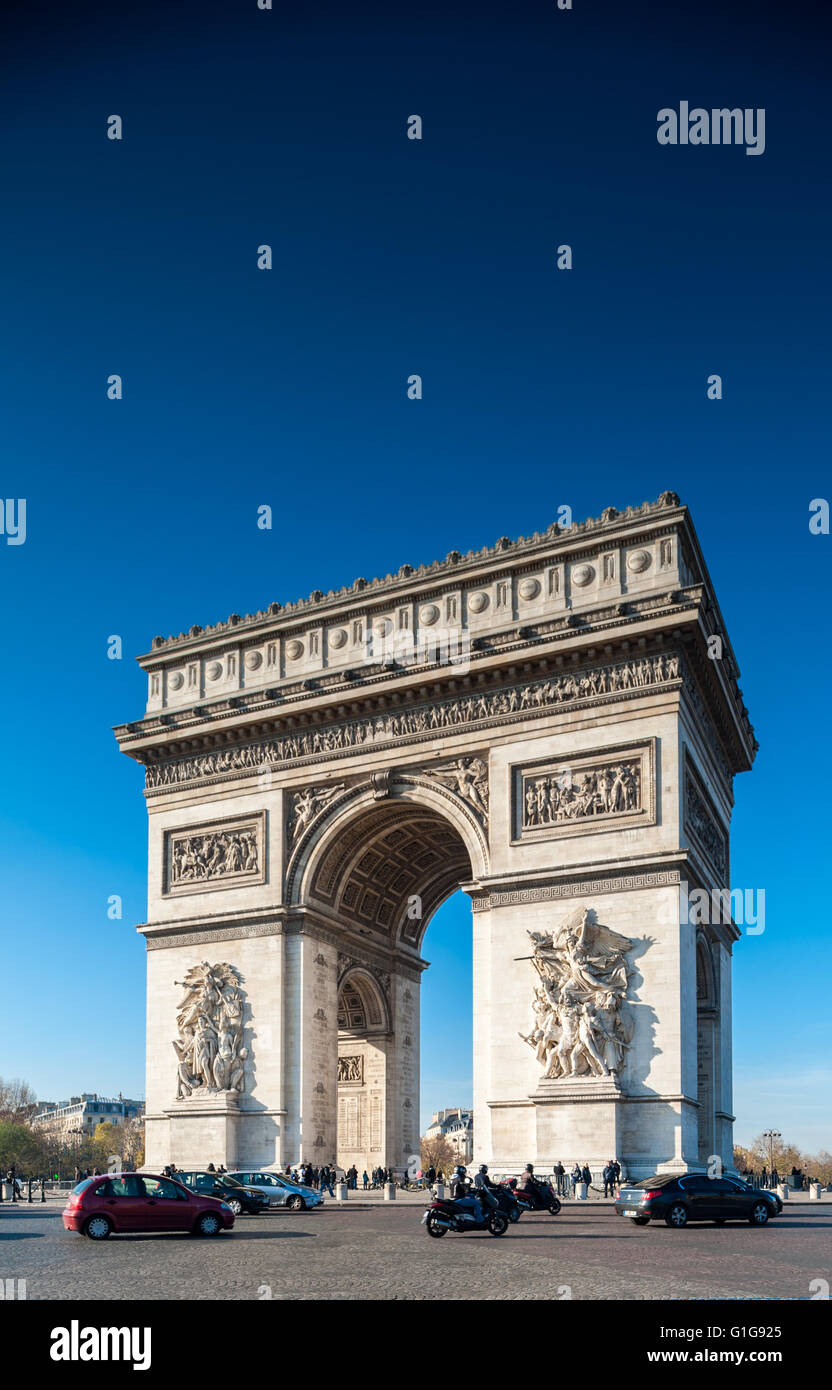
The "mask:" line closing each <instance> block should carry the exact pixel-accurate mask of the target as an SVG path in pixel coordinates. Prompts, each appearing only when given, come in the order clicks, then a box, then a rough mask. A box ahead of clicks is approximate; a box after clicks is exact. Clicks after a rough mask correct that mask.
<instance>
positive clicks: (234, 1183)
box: [219, 1173, 243, 1187]
mask: <svg viewBox="0 0 832 1390" xmlns="http://www.w3.org/2000/svg"><path fill="white" fill-rule="evenodd" d="M219 1182H221V1183H222V1185H223V1187H242V1186H243V1184H242V1183H241V1182H240V1181H239V1180H238V1179H237V1178H230V1177H229V1176H228V1174H227V1173H226V1175H225V1177H223V1178H220V1179H219Z"/></svg>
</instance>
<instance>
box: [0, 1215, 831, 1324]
mask: <svg viewBox="0 0 832 1390" xmlns="http://www.w3.org/2000/svg"><path fill="white" fill-rule="evenodd" d="M421 1214H422V1207H421V1204H419V1205H416V1204H413V1203H410V1202H408V1203H407V1204H404V1203H402V1204H401V1205H399V1206H393V1205H392V1204H388V1205H387V1206H380V1205H379V1206H374V1207H372V1208H367V1207H364V1208H362V1209H359V1208H358V1207H357V1206H356V1207H354V1208H352V1209H349V1210H347V1209H342V1208H338V1207H336V1206H335V1205H334V1204H332V1205H331V1206H330V1205H327V1206H326V1207H325V1208H323V1209H322V1210H319V1211H316V1212H286V1211H277V1212H271V1213H269V1214H267V1215H265V1216H256V1217H241V1218H239V1219H238V1221H237V1224H236V1226H235V1228H234V1231H233V1232H230V1233H226V1234H223V1235H221V1236H218V1237H216V1238H214V1239H212V1240H205V1239H202V1240H200V1239H198V1238H195V1237H192V1236H188V1235H175V1234H172V1235H167V1234H163V1235H153V1236H141V1235H129V1236H121V1237H112V1238H111V1239H110V1240H109V1241H107V1242H106V1243H105V1244H101V1245H94V1244H93V1243H92V1242H91V1241H88V1240H85V1239H84V1238H83V1237H82V1236H76V1235H73V1234H72V1233H71V1232H68V1231H65V1230H64V1229H63V1225H62V1223H61V1219H60V1214H59V1213H58V1212H57V1211H56V1210H55V1209H54V1208H44V1207H41V1209H40V1210H38V1209H37V1208H31V1207H29V1208H18V1209H16V1210H14V1209H10V1208H8V1207H3V1208H0V1279H9V1278H13V1279H25V1280H26V1285H27V1298H28V1299H30V1300H31V1299H68V1298H90V1299H125V1298H134V1299H200V1298H229V1299H255V1300H256V1299H266V1298H269V1297H271V1298H275V1299H289V1300H304V1299H434V1298H437V1297H441V1298H443V1299H447V1298H460V1299H467V1298H481V1299H505V1298H509V1299H519V1298H529V1297H532V1298H553V1299H557V1298H566V1297H570V1296H571V1297H572V1298H574V1299H607V1298H609V1299H644V1298H656V1299H712V1298H758V1299H759V1298H774V1299H807V1298H810V1297H811V1296H812V1290H811V1289H810V1284H811V1281H812V1280H815V1279H826V1280H829V1281H830V1282H832V1268H830V1266H832V1241H830V1235H831V1234H832V1211H830V1210H829V1209H828V1208H826V1209H825V1210H823V1211H821V1210H818V1209H817V1208H808V1207H803V1208H802V1209H801V1210H800V1212H797V1211H794V1212H788V1213H784V1214H783V1215H782V1216H781V1217H779V1218H778V1219H777V1220H776V1221H774V1222H773V1223H772V1224H771V1226H770V1227H768V1228H767V1229H765V1230H761V1231H758V1230H755V1229H753V1228H752V1227H750V1226H748V1225H746V1224H733V1225H727V1226H723V1227H717V1226H711V1225H702V1226H689V1227H688V1228H687V1229H686V1230H684V1231H673V1230H670V1229H668V1228H667V1227H666V1226H665V1225H664V1224H662V1225H651V1226H648V1227H646V1228H638V1227H635V1226H632V1225H631V1224H630V1222H629V1221H627V1220H625V1219H624V1218H623V1217H618V1216H616V1215H615V1213H614V1212H613V1211H612V1210H611V1209H610V1208H609V1207H607V1206H600V1205H599V1206H594V1207H591V1208H587V1207H581V1208H577V1207H566V1208H564V1210H563V1211H562V1212H561V1214H560V1216H557V1217H554V1218H553V1217H550V1216H548V1215H546V1214H543V1213H539V1214H535V1215H531V1216H529V1215H526V1216H524V1217H523V1218H522V1219H521V1220H520V1222H519V1223H518V1224H517V1225H516V1226H512V1227H511V1228H510V1229H509V1232H508V1234H507V1235H505V1236H503V1237H501V1238H499V1239H495V1238H494V1237H492V1236H488V1235H481V1234H473V1235H468V1236H456V1235H448V1236H445V1237H444V1238H443V1239H442V1240H431V1239H430V1237H429V1236H428V1235H427V1233H426V1232H425V1230H424V1228H423V1227H422V1226H421V1224H420V1221H421Z"/></svg>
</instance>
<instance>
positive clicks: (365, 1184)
mask: <svg viewBox="0 0 832 1390" xmlns="http://www.w3.org/2000/svg"><path fill="white" fill-rule="evenodd" d="M362 1181H363V1183H364V1191H365V1192H366V1191H367V1184H368V1183H369V1181H370V1179H369V1178H368V1177H367V1169H366V1168H365V1169H364V1173H363V1177H362Z"/></svg>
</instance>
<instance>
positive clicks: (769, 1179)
mask: <svg viewBox="0 0 832 1390" xmlns="http://www.w3.org/2000/svg"><path fill="white" fill-rule="evenodd" d="M742 1177H743V1178H744V1179H745V1181H746V1182H748V1183H750V1184H751V1186H752V1187H768V1188H775V1187H778V1186H779V1185H780V1183H782V1182H784V1183H787V1184H788V1186H789V1187H790V1188H791V1189H792V1192H808V1191H809V1184H810V1183H813V1182H817V1181H818V1179H817V1178H812V1177H810V1176H809V1175H808V1173H805V1172H804V1171H803V1169H802V1168H798V1167H797V1166H793V1167H792V1170H791V1172H790V1173H789V1174H788V1175H782V1176H781V1174H780V1173H779V1172H778V1170H777V1165H776V1164H773V1165H772V1168H771V1171H769V1169H768V1166H767V1165H766V1164H765V1163H764V1164H763V1166H762V1168H744V1169H743V1171H742ZM830 1190H832V1184H828V1185H827V1191H830Z"/></svg>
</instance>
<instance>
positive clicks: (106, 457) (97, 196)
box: [0, 0, 832, 1148]
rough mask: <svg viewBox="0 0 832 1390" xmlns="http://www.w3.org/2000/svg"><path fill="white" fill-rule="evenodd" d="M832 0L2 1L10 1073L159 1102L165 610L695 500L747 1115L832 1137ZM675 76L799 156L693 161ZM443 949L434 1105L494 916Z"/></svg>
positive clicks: (465, 1074) (200, 608)
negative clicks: (155, 1094) (120, 385)
mask: <svg viewBox="0 0 832 1390" xmlns="http://www.w3.org/2000/svg"><path fill="white" fill-rule="evenodd" d="M448 11H450V13H448ZM821 13H822V10H821V7H819V6H815V5H813V4H809V3H805V4H801V3H798V4H795V5H791V6H789V7H781V6H777V5H771V6H768V7H766V6H765V5H763V6H759V5H755V6H753V7H750V6H748V5H742V6H740V5H737V6H732V5H731V4H727V5H725V4H718V5H717V4H716V3H710V0H706V3H697V4H693V3H691V4H688V5H683V6H681V7H679V6H675V5H674V6H673V7H671V10H670V11H668V10H666V9H665V8H664V7H656V6H655V5H654V4H648V3H646V0H634V3H631V4H628V5H626V6H621V5H620V4H619V3H613V2H612V0H606V3H603V4H601V5H598V4H592V5H590V4H587V3H586V0H575V10H574V11H572V12H561V11H558V10H557V8H556V6H555V5H554V3H545V4H536V5H531V4H524V3H518V4H516V5H512V6H505V5H499V6H497V5H492V4H488V3H483V4H478V5H477V6H476V7H468V6H465V7H462V6H455V5H453V4H443V5H439V4H431V3H425V4H420V5H419V6H418V7H417V9H416V10H413V9H412V7H411V8H408V7H404V8H403V7H400V6H392V5H389V4H388V5H385V6H373V5H358V6H357V7H355V6H350V7H345V6H343V5H338V6H335V5H325V4H308V5H303V6H301V5H294V6H293V5H289V6H286V5H283V4H282V3H277V0H276V4H275V9H274V11H272V12H262V11H258V10H257V9H256V6H255V4H254V0H250V3H247V4H241V5H228V4H223V5H211V4H207V3H206V4H202V3H196V2H195V0H194V3H187V4H168V5H166V6H164V7H159V8H158V9H157V8H155V7H154V6H153V5H152V4H142V5H137V4H133V5H131V4H125V5H119V6H117V7H115V9H111V8H110V7H109V6H106V7H105V6H103V5H102V6H92V5H91V6H85V5H84V4H83V3H82V4H79V5H72V6H71V7H69V6H57V5H54V4H51V3H50V4H43V5H41V4H37V3H33V4H32V5H31V6H29V7H27V9H26V11H25V13H21V14H19V15H17V16H15V17H14V19H13V20H12V21H11V22H10V24H9V26H8V29H7V31H6V33H5V34H4V42H3V60H2V61H3V68H4V73H3V82H2V84H0V119H2V126H3V130H4V140H3V151H2V156H1V158H2V178H3V190H4V205H5V211H4V217H3V223H2V228H0V240H2V260H3V265H4V267H5V271H6V274H5V277H4V279H5V288H4V314H3V319H4V328H3V333H2V344H0V353H2V359H1V360H0V392H2V421H3V445H4V448H3V469H2V485H0V492H2V495H3V497H9V496H11V497H21V496H22V497H25V498H26V499H27V503H28V537H27V540H26V543H25V545H22V546H16V547H13V546H7V545H6V544H5V543H4V542H3V539H2V538H0V585H1V586H2V622H3V627H2V631H3V639H4V641H3V649H4V655H5V662H4V678H3V704H4V710H3V729H4V745H3V790H4V795H3V797H2V821H3V823H2V837H0V844H2V854H3V859H4V864H3V884H4V890H5V891H4V903H3V908H4V911H3V927H2V931H3V964H2V974H3V981H4V990H3V995H4V1005H3V1009H2V1011H0V1074H2V1075H15V1074H18V1075H23V1076H25V1077H27V1078H28V1079H29V1081H30V1082H31V1083H32V1084H33V1086H34V1087H35V1088H36V1090H37V1092H38V1094H39V1095H40V1096H42V1097H45V1098H59V1097H61V1096H63V1095H66V1094H68V1093H70V1092H78V1091H80V1090H82V1089H89V1090H98V1091H101V1092H110V1093H112V1092H117V1091H118V1090H119V1089H122V1090H123V1091H124V1092H125V1093H126V1094H131V1095H141V1094H143V1084H144V1083H143V1024H144V960H143V943H142V942H141V940H140V939H139V938H137V937H136V936H135V935H134V933H133V930H132V926H133V923H135V922H137V921H142V920H143V919H144V916H145V834H146V824H145V809H144V803H143V798H142V795H141V782H142V776H141V772H140V770H139V769H138V768H137V767H136V766H135V765H134V764H133V763H131V762H130V761H129V760H127V759H125V758H123V757H121V756H120V755H119V754H118V752H117V749H116V745H115V741H114V739H113V737H112V734H111V726H112V725H113V724H115V723H118V722H121V721H123V720H126V719H130V718H135V717H137V716H138V715H140V714H141V711H142V708H143V700H144V682H143V678H142V676H141V674H140V672H139V671H138V670H137V669H136V667H135V666H134V664H133V661H132V656H133V655H134V654H136V653H139V652H143V651H146V650H147V649H148V646H149V644H150V641H151V640H152V638H153V636H154V634H156V633H157V632H160V633H164V634H167V633H170V632H179V631H181V630H183V629H184V628H186V627H187V626H190V625H191V624H192V623H207V622H213V621H216V620H217V619H220V618H224V617H226V616H227V615H228V614H230V613H232V612H234V611H238V612H247V611H251V610H252V609H254V608H262V607H264V606H265V605H266V604H268V603H269V602H271V601H272V600H274V599H278V600H281V601H288V600H292V599H295V598H297V597H299V596H302V595H306V594H308V593H309V592H310V590H312V589H313V588H320V589H323V590H326V589H328V588H330V587H332V586H336V585H339V586H340V585H341V584H344V583H351V582H352V580H353V579H354V578H355V577H356V576H357V575H359V574H361V575H364V576H366V577H368V578H369V577H371V576H373V575H376V574H384V573H387V572H388V571H391V570H394V569H397V568H398V567H399V566H400V565H401V564H402V563H404V562H405V561H407V562H409V563H410V564H413V565H417V564H419V563H420V562H422V561H430V560H432V559H435V558H437V557H442V556H444V555H445V554H446V553H447V552H448V551H449V550H450V549H452V548H456V549H459V550H465V549H467V548H469V547H471V546H480V545H483V544H485V543H491V542H493V541H494V540H495V539H496V538H497V537H498V536H500V535H512V536H513V535H518V534H528V533H530V532H531V531H533V530H535V529H537V528H542V527H545V526H547V525H548V524H549V523H550V522H551V521H552V520H553V519H554V518H555V515H556V510H557V508H558V506H560V505H561V504H563V503H568V504H569V505H570V506H571V507H572V508H573V510H574V514H575V516H576V517H577V518H581V517H583V516H586V515H596V516H597V515H598V514H599V512H600V511H601V509H602V508H603V507H605V506H607V505H609V504H614V505H617V506H625V505H627V503H630V502H640V501H642V500H643V499H645V498H655V497H656V496H657V495H658V493H659V492H661V491H662V490H663V489H665V488H671V489H674V490H676V491H677V492H679V493H680V495H681V496H682V498H683V500H684V501H686V502H687V503H689V505H690V506H691V508H692V511H693V516H694V520H695V523H696V525H697V528H698V530H699V534H700V538H701V540H702V543H703V546H704V549H705V554H706V556H707V559H708V563H709V565H710V568H711V572H712V576H713V579H714V582H715V585H716V589H717V593H718V595H719V598H720V601H721V604H722V608H723V611H724V614H725V618H726V621H727V624H728V627H729V631H730V633H731V636H732V639H733V642H734V645H735V648H736V652H737V655H738V658H739V662H740V665H741V668H742V679H741V684H742V688H743V690H744V693H745V698H746V701H747V704H748V706H749V709H750V712H751V716H752V719H753V721H754V724H755V726H756V729H757V733H758V737H759V740H760V744H761V750H760V754H759V758H758V762H757V765H756V769H755V771H754V773H753V774H752V775H751V776H745V777H741V778H739V779H738V780H737V783H736V798H737V800H736V815H735V829H734V836H733V854H732V868H733V875H734V883H735V885H736V886H740V887H751V888H754V889H760V888H764V889H765V891H766V914H767V922H766V931H765V933H764V934H763V935H762V936H758V937H753V938H749V939H747V940H744V941H743V942H741V943H740V945H739V946H738V948H737V951H736V957H735V1059H736V1096H735V1104H736V1111H737V1116H738V1122H737V1126H736V1134H737V1137H738V1139H740V1140H746V1139H749V1138H750V1137H751V1136H752V1135H753V1134H754V1133H755V1132H757V1131H759V1130H761V1129H762V1128H764V1127H767V1126H769V1125H774V1126H775V1127H776V1128H778V1129H780V1130H781V1131H782V1132H783V1133H784V1135H787V1136H788V1137H790V1138H792V1139H793V1140H795V1141H797V1142H800V1143H802V1144H804V1145H806V1146H807V1147H809V1148H819V1147H821V1146H822V1145H825V1146H826V1147H827V1148H832V1131H830V1120H829V1115H830V1105H829V1099H830V1074H832V1060H830V1027H829V1022H830V1018H829V1016H830V1010H829V992H830V991H829V975H830V970H829V954H830V952H829V937H830V934H829V925H828V913H827V892H826V887H827V881H828V879H827V876H828V866H829V854H828V836H829V831H828V821H827V813H826V805H825V794H824V795H821V792H823V790H824V786H825V784H824V783H823V780H822V779H820V781H816V780H815V774H816V768H817V766H818V762H819V758H820V752H821V750H822V748H823V747H824V746H825V735H826V730H827V727H828V711H829V701H828V686H829V650H828V631H829V592H830V584H829V566H830V540H829V538H828V537H815V536H812V535H810V533H809V529H808V506H809V502H810V500H811V499H812V498H814V497H817V496H827V497H828V496H829V494H830V486H832V485H831V484H830V468H829V375H830V360H829V347H828V340H829V327H828V325H829V308H830V304H829V290H830V276H829V269H828V256H829V250H828V248H829V246H830V244H832V235H830V233H832V228H830V202H829V193H828V168H829V162H828V161H829V150H828V146H829V122H828V92H827V90H826V89H825V84H826V80H827V76H828V71H829V59H830V52H829V48H830V45H829V38H828V29H827V30H824V28H823V27H821V26H822V21H821V19H820V15H821ZM683 99H684V100H689V101H690V102H691V103H692V104H695V103H699V104H701V105H702V106H705V107H711V106H742V107H745V106H748V107H755V108H757V107H764V108H765V109H766V113H767V120H766V137H767V148H766V152H765V154H764V155H763V156H762V157H748V156H746V155H745V153H744V151H743V150H742V149H741V148H734V147H732V148H721V147H703V148H693V147H687V148H681V147H677V148H672V147H660V146H659V145H658V144H657V141H656V138H655V133H656V113H657V111H658V110H659V109H660V108H661V107H665V106H676V105H678V103H679V101H680V100H683ZM113 113H118V114H120V115H122V117H123V120H124V139H123V140H122V141H120V142H115V141H109V140H107V139H106V138H105V121H106V118H107V116H109V115H111V114H113ZM413 113H418V114H420V115H421V116H422V118H423V121H424V138H423V139H422V141H421V142H417V141H409V140H407V139H406V138H405V125H406V118H407V117H408V116H409V115H411V114H413ZM564 242H566V243H569V244H570V245H572V247H573V253H574V269H573V270H572V271H571V272H558V271H557V270H556V269H555V250H556V248H557V246H558V245H559V244H561V243H564ZM261 243H269V244H270V245H271V246H272V247H273V250H274V269H273V270H272V271H270V272H261V271H258V270H257V269H256V264H255V253H256V248H257V247H258V245H260V244H261ZM414 372H415V373H419V374H420V375H421V376H422V378H423V382H424V398H423V400H421V401H418V402H414V401H409V400H407V398H406V392H405V382H406V378H407V377H408V375H409V374H411V373H414ZM713 372H718V373H720V374H721V375H722V377H723V381H724V399H723V400H721V401H718V402H714V401H709V400H707V399H706V393H705V385H706V378H707V377H708V375H709V374H711V373H713ZM111 373H119V374H121V375H122V377H123V380H124V399H123V400H122V401H120V402H112V401H108V400H107V398H106V380H107V377H108V376H109V375H110V374H111ZM262 503H271V504H272V506H273V507H274V509H275V526H274V529H273V530H272V531H271V532H263V531H259V530H257V528H256V526H255V520H256V509H257V507H258V506H259V505H260V504H262ZM114 633H117V634H119V635H120V636H121V637H122V639H123V644H124V652H125V659H124V660H123V661H121V662H115V661H109V660H107V656H106V651H107V638H108V636H109V635H110V634H114ZM809 789H811V790H812V792H813V795H812V796H811V797H809V796H808V795H807V793H808V790H809ZM114 893H118V894H120V895H121V896H122V898H123V901H124V919H123V921H121V922H110V921H108V919H107V916H106V904H107V899H108V896H109V895H110V894H114ZM424 949H425V954H426V956H427V957H428V958H429V959H431V960H432V961H433V965H432V967H431V970H430V971H429V972H428V975H427V977H426V980H425V986H424V1018H423V1037H424V1045H423V1055H422V1066H423V1076H424V1078H425V1081H424V1088H423V1109H424V1111H425V1112H429V1111H430V1110H431V1109H434V1108H436V1107H438V1106H441V1105H450V1104H454V1103H457V1102H465V1101H468V1100H470V1096H471V1082H470V1063H469V1062H468V1061H467V1060H466V1059H467V1058H469V1057H470V1030H469V1028H468V1022H467V1004H468V1000H469V999H470V993H471V980H470V921H469V914H468V909H467V905H466V906H465V907H464V909H462V910H460V907H459V905H458V902H457V900H452V901H451V903H450V904H449V905H447V906H446V908H445V909H443V911H442V912H441V914H440V915H439V916H438V917H437V918H436V919H435V921H434V922H433V923H432V924H431V926H430V928H429V930H428V934H427V938H426V942H425V948H424Z"/></svg>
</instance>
